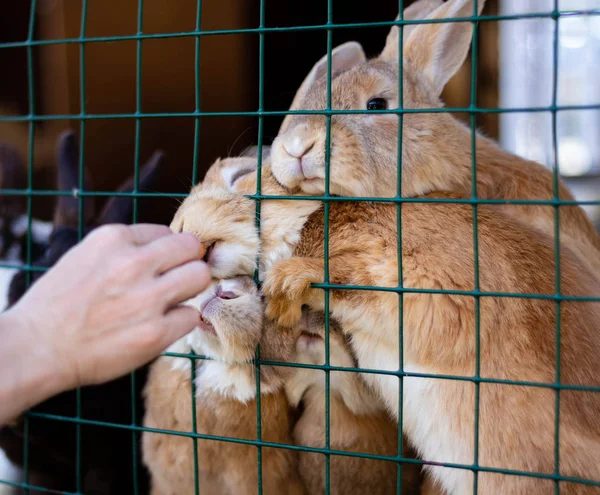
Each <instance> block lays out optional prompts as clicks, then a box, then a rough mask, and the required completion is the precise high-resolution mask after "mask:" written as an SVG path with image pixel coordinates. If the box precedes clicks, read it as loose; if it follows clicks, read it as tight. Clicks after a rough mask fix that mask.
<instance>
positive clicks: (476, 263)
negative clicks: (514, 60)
mask: <svg viewBox="0 0 600 495" xmlns="http://www.w3.org/2000/svg"><path fill="white" fill-rule="evenodd" d="M477 10H478V5H477V0H475V1H474V2H473V16H477ZM478 40H479V26H478V24H477V22H474V23H473V38H472V42H471V97H470V107H471V108H475V107H476V106H477V53H478V46H477V43H478ZM476 118H477V115H476V114H475V113H470V114H469V124H470V127H471V196H472V198H473V199H475V200H476V199H477V129H476V122H477V121H476ZM472 212H473V264H474V267H473V275H474V288H475V291H479V225H478V216H477V203H473V205H472ZM474 299H475V378H478V377H479V376H480V375H481V361H480V344H481V335H480V332H481V297H479V296H475V298H474ZM474 386H475V406H474V407H475V410H474V412H473V423H474V424H473V428H474V432H473V465H474V466H475V468H474V469H473V495H477V493H478V486H479V392H480V390H479V389H480V383H479V382H474Z"/></svg>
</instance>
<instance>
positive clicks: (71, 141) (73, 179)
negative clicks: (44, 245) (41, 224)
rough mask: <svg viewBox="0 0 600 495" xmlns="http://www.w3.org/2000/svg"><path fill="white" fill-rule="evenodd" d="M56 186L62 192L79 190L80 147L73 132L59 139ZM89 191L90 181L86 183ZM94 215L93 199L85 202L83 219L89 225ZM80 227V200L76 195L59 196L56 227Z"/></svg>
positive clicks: (66, 133) (85, 186) (87, 199)
mask: <svg viewBox="0 0 600 495" xmlns="http://www.w3.org/2000/svg"><path fill="white" fill-rule="evenodd" d="M56 186H57V188H58V190H60V191H75V190H76V189H79V145H78V143H77V136H76V135H75V133H74V132H73V131H65V132H63V133H62V134H61V135H60V137H59V138H58V157H57V162H56ZM84 188H85V189H89V181H88V180H85V181H84ZM93 215H94V204H93V198H91V197H87V198H85V199H84V200H83V218H84V223H85V225H87V224H88V223H89V221H90V220H91V219H92V217H93ZM78 225H79V199H78V198H76V197H75V196H74V195H69V196H59V197H58V201H57V203H56V208H55V210H54V226H55V227H77V226H78Z"/></svg>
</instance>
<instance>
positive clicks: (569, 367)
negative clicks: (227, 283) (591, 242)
mask: <svg viewBox="0 0 600 495" xmlns="http://www.w3.org/2000/svg"><path fill="white" fill-rule="evenodd" d="M419 198H420V199H423V200H425V201H427V200H431V199H442V200H446V201H450V200H452V201H456V200H462V199H464V198H465V196H461V195H459V194H456V193H447V192H435V193H430V194H428V195H425V196H423V197H422V198H421V197H419ZM479 210H480V211H479V226H478V239H479V244H478V254H479V258H478V263H479V284H480V285H479V290H481V291H482V292H485V293H490V292H491V293H511V294H513V293H517V294H522V293H525V294H534V295H535V294H537V295H541V296H542V297H543V296H546V297H547V296H552V295H553V294H555V292H556V288H555V280H554V277H555V266H554V265H555V258H554V243H553V240H552V238H551V237H550V236H548V235H546V234H545V233H543V232H541V231H536V230H532V229H529V228H527V227H525V226H524V225H523V224H522V223H520V222H519V221H518V220H516V219H514V218H513V217H512V216H511V215H508V214H506V213H504V212H502V211H500V210H498V209H496V208H493V207H489V206H483V205H482V206H481V207H480V208H479ZM323 220H324V218H323V210H320V211H319V212H317V213H315V214H314V215H312V216H311V218H310V219H309V222H308V223H307V224H306V225H305V227H304V230H303V232H302V239H301V242H300V243H299V244H298V246H297V247H296V252H295V256H294V257H292V258H290V259H287V260H280V261H278V262H276V263H275V264H274V265H273V266H272V267H271V269H270V271H269V272H267V274H266V277H265V280H264V283H263V292H264V294H265V296H266V297H267V306H266V311H265V314H266V316H267V317H269V318H274V319H275V320H276V322H277V323H278V324H279V325H282V326H284V327H292V326H294V325H296V324H297V323H298V321H299V319H300V318H301V315H302V308H303V307H304V306H306V307H308V308H310V309H312V310H315V311H323V310H324V296H323V293H322V290H320V289H317V288H312V287H311V284H314V283H322V282H323V280H324V261H323V237H324V235H323V234H324V233H323ZM472 221H473V212H472V207H471V205H469V204H435V203H433V204H432V203H408V204H405V205H403V207H402V209H401V225H402V276H403V279H402V285H403V287H404V288H406V289H408V292H407V293H405V294H404V297H403V313H402V314H403V326H402V328H403V353H404V354H403V355H404V366H403V369H404V371H405V372H409V373H423V374H438V375H444V376H458V377H465V378H466V380H460V379H457V380H452V379H447V380H442V379H435V378H423V377H415V376H406V377H405V378H404V380H403V397H402V399H403V400H402V407H403V428H404V433H405V434H406V436H407V438H408V440H409V442H410V444H411V445H413V446H414V447H415V449H416V450H417V452H418V454H419V457H420V458H422V459H424V460H425V461H427V462H433V463H440V462H447V463H457V464H462V465H466V466H470V465H471V464H472V463H473V462H474V425H475V418H474V410H475V385H474V384H473V383H472V382H471V381H470V380H469V379H468V378H470V377H473V376H474V375H475V373H476V371H477V368H476V361H477V359H476V358H477V355H476V349H477V347H476V343H475V336H476V333H475V325H476V323H475V321H476V320H475V311H476V308H475V298H474V297H472V296H470V295H461V294H460V293H456V291H473V290H474V289H475V288H476V287H475V285H474V284H475V282H474V280H475V272H474V266H475V259H474V253H473V227H472ZM397 225H398V218H397V209H396V207H395V206H394V205H389V204H376V203H375V204H374V203H352V202H339V203H332V204H331V205H330V222H329V281H330V282H331V283H332V284H341V285H351V286H357V285H358V286H377V287H383V288H386V287H387V288H396V287H398V285H399V279H398V276H399V275H398V256H397V240H396V239H397V234H398V232H397ZM560 284H561V289H560V290H561V294H563V295H564V296H567V297H569V296H596V297H597V296H598V295H600V283H599V282H598V280H597V279H595V277H593V275H591V274H590V273H589V272H588V271H587V269H586V267H585V266H584V265H583V263H582V262H581V261H580V259H579V258H578V257H577V256H576V255H575V254H574V253H573V252H571V251H570V249H568V248H567V247H564V246H563V249H562V260H561V279H560ZM419 289H420V290H425V291H426V292H425V293H419V292H418V290H419ZM439 290H444V291H451V293H450V294H440V293H438V292H437V291H439ZM452 291H455V292H452ZM398 299H399V297H398V295H397V294H395V293H394V292H393V291H377V290H343V289H341V290H335V289H333V290H332V291H331V295H330V306H329V309H330V311H331V315H332V316H333V318H335V319H336V320H337V321H338V322H339V324H340V325H341V327H342V330H343V332H344V333H345V334H346V335H347V336H348V337H349V338H350V342H351V345H352V349H353V351H354V353H355V355H356V357H357V360H358V365H359V367H360V368H366V369H378V370H386V371H395V370H398V368H399V314H400V313H399V307H398V305H399V304H398ZM561 308H562V309H561V313H560V318H561V320H560V321H561V344H560V345H561V358H560V369H561V383H563V384H566V385H569V386H571V385H572V386H575V387H578V386H598V385H599V384H600V368H598V366H597V365H596V363H598V360H599V359H600V337H599V334H598V321H600V303H599V302H591V301H583V302H581V301H569V302H563V303H562V305H561ZM555 318H556V303H555V301H553V300H551V299H541V300H540V299H535V298H528V297H525V298H519V297H500V296H483V297H481V298H480V320H479V322H480V323H479V325H480V327H479V328H480V347H479V357H480V359H479V363H480V369H479V374H480V376H481V377H483V378H488V379H494V380H519V381H524V382H536V383H542V384H547V385H548V387H543V386H541V387H526V386H513V385H508V384H504V383H499V384H498V383H487V382H484V383H481V384H480V386H479V390H480V395H479V404H480V406H479V421H478V423H479V429H478V431H479V444H478V452H479V457H478V463H479V464H480V465H481V466H486V467H491V468H499V469H514V470H518V471H527V472H538V473H545V474H546V475H551V474H552V473H553V472H554V461H555V460H554V434H555V391H554V390H553V389H552V388H551V386H550V385H551V384H552V383H554V381H555V379H556V376H555V373H556V370H555V364H556V357H555V338H556V337H555V333H556V321H555ZM363 376H364V378H365V380H366V382H367V383H368V384H369V386H370V387H371V388H372V389H373V390H376V391H377V393H378V395H379V397H380V398H381V399H382V400H383V401H384V403H385V404H386V407H387V408H388V410H389V411H390V413H391V414H392V415H393V416H394V417H398V413H399V410H398V407H399V405H398V399H399V397H398V394H399V385H398V378H397V377H396V376H390V375H377V374H373V373H364V374H363ZM560 397H561V401H560V422H559V424H560V449H559V450H560V452H559V453H560V473H561V475H563V476H573V477H583V478H585V479H590V480H595V481H596V482H598V481H600V464H599V463H598V459H599V458H600V419H599V416H598V411H599V410H600V394H598V393H594V392H585V391H576V390H563V391H562V392H561V394H560ZM426 469H427V471H428V473H429V475H431V476H432V477H433V481H434V482H435V484H439V486H440V488H441V489H442V490H443V491H444V492H446V493H448V494H463V493H470V491H471V490H472V489H473V474H472V472H471V470H470V469H458V468H455V469H451V468H445V467H440V466H428V467H427V468H426ZM553 489H554V482H553V481H552V480H550V479H539V478H535V477H527V476H515V475H507V474H500V473H490V472H479V474H478V490H479V493H482V494H483V493H485V494H488V493H489V494H496V493H502V494H508V495H511V494H521V493H527V494H532V495H541V494H546V493H550V491H551V490H553ZM560 489H561V493H564V494H568V495H570V494H588V493H599V490H600V489H599V488H598V487H594V486H585V485H577V484H575V483H569V482H567V481H561V482H560Z"/></svg>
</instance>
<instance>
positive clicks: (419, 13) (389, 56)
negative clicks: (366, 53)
mask: <svg viewBox="0 0 600 495" xmlns="http://www.w3.org/2000/svg"><path fill="white" fill-rule="evenodd" d="M441 5H443V2H442V0H417V1H416V2H414V3H413V4H411V5H410V6H408V7H406V8H405V9H404V20H405V21H416V20H418V19H425V18H426V17H427V16H428V15H429V14H431V13H432V12H433V11H434V10H435V9H437V8H438V7H439V6H441ZM398 19H400V16H398V17H396V19H395V20H396V21H397V20H398ZM417 26H418V24H408V25H406V26H404V32H403V34H402V37H403V39H405V40H406V39H408V36H409V35H410V33H411V32H412V31H413V29H414V28H416V27H417ZM399 32H400V31H399V29H398V26H392V29H390V32H389V34H388V35H387V38H386V40H385V47H384V48H383V51H382V52H381V55H379V58H381V59H384V60H387V61H390V62H397V61H398V36H399Z"/></svg>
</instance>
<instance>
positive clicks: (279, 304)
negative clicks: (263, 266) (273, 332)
mask: <svg viewBox="0 0 600 495" xmlns="http://www.w3.org/2000/svg"><path fill="white" fill-rule="evenodd" d="M322 282H323V260H316V259H308V258H290V259H287V260H282V261H279V262H277V263H275V264H274V265H273V266H272V267H271V269H270V270H269V271H268V273H267V275H266V277H265V281H264V282H263V293H264V294H265V296H267V307H266V311H265V315H266V316H267V317H268V318H271V319H273V320H275V321H277V323H279V325H281V326H284V327H292V326H294V325H296V324H297V323H298V322H299V321H300V318H301V316H302V306H304V305H307V304H310V302H311V299H312V298H313V297H312V296H313V295H314V293H315V291H316V289H313V288H311V284H318V283H322Z"/></svg>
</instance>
